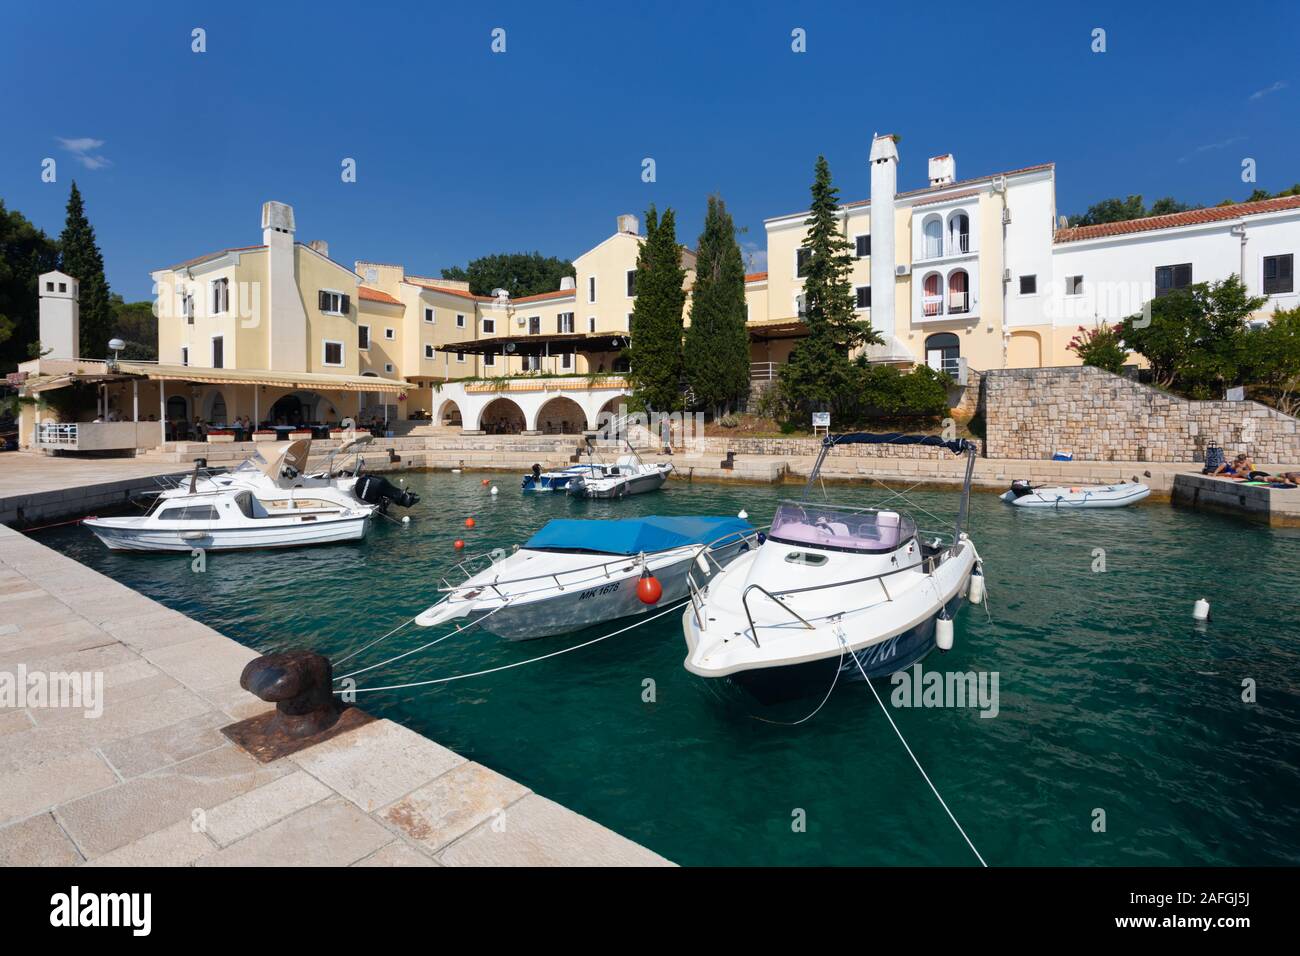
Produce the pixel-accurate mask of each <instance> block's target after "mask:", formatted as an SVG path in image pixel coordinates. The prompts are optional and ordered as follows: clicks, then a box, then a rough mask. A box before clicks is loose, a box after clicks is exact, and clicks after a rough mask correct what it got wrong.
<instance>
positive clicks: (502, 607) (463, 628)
mask: <svg viewBox="0 0 1300 956" xmlns="http://www.w3.org/2000/svg"><path fill="white" fill-rule="evenodd" d="M513 600H514V596H513V595H511V596H510V597H508V598H506V599H505V601H504V602H502V603H501V604H500V605H498V606H497V607H494V608H493V609H492V610H490V611H488V612H487V613H486V614H484V615H483V616H482V617H480V618H477V619H475V620H473V621H470V622H469V623H468V624H462V625H461V626H460V627H458V628H456V630H454V631H452V632H451V633H450V634H444V635H442V637H439V638H436V639H434V640H432V641H430V642H429V643H427V644H421V645H420V646H419V647H417V648H415V649H413V650H409V651H403V652H402V653H401V654H396V655H394V656H393V657H390V658H388V660H386V661H380V662H379V663H378V664H371V665H370V666H369V667H362V668H360V669H359V670H355V671H351V672H349V673H347V674H344V675H343V676H342V677H336V678H334V679H335V680H347V679H348V678H349V677H355V676H356V675H358V674H364V673H365V672H366V671H372V670H374V669H375V668H376V667H383V666H384V665H385V664H391V663H393V661H400V660H401V659H402V658H403V657H410V656H411V655H412V654H418V653H420V651H423V650H426V649H428V648H430V647H433V645H435V644H441V643H442V642H443V641H445V640H446V639H447V638H449V637H455V636H456V635H457V634H459V633H461V632H462V631H468V630H469V629H470V628H471V627H478V625H480V624H482V623H483V622H484V621H486V620H487V619H488V618H490V617H491V616H492V615H493V614H495V613H496V612H497V611H503V610H505V609H506V608H507V607H509V606H510V602H511V601H513ZM417 617H418V615H417ZM414 620H416V618H415V617H413V618H411V621H414ZM411 621H407V622H406V624H410V623H411ZM406 624H403V625H402V627H406ZM397 630H401V628H396V629H394V631H390V632H389V633H390V634H391V633H395V632H396V631H397ZM385 636H387V635H385ZM380 640H381V641H382V640H383V638H382V637H381V638H380ZM376 643H377V642H376ZM363 650H364V648H363Z"/></svg>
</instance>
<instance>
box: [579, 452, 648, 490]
mask: <svg viewBox="0 0 1300 956" xmlns="http://www.w3.org/2000/svg"><path fill="white" fill-rule="evenodd" d="M599 467H601V468H602V469H603V470H604V474H603V475H591V474H588V475H575V476H574V477H573V478H571V479H570V480H569V482H568V484H567V485H566V490H567V491H568V493H569V494H571V495H574V496H576V497H579V498H626V497H627V496H628V495H639V494H642V493H644V492H647V491H656V490H658V489H659V488H661V487H662V486H663V483H664V482H665V481H667V480H668V475H669V474H670V473H671V472H672V470H673V466H672V464H671V463H669V462H662V463H653V464H647V463H646V462H644V461H642V460H641V459H640V457H638V456H637V455H636V453H635V452H634V453H632V454H630V455H623V456H622V457H620V458H619V459H618V461H616V462H614V464H612V465H601V466H599Z"/></svg>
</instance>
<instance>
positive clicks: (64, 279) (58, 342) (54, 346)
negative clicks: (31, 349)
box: [37, 272, 108, 359]
mask: <svg viewBox="0 0 1300 956" xmlns="http://www.w3.org/2000/svg"><path fill="white" fill-rule="evenodd" d="M37 282H38V285H37V292H38V294H39V296H40V329H41V333H40V334H41V338H40V342H41V346H42V347H43V348H46V349H49V352H48V354H47V355H46V356H44V357H45V358H52V359H74V358H77V357H78V356H79V354H80V342H81V305H80V304H79V302H78V301H77V289H78V283H77V280H76V279H74V278H72V276H70V275H67V274H65V273H62V272H47V273H45V275H43V276H41V277H40V278H39V279H38V280H37ZM92 348H95V349H100V348H102V349H105V350H107V349H108V342H107V341H104V342H94V343H92ZM104 354H107V351H105V353H104Z"/></svg>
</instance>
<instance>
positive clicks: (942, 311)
mask: <svg viewBox="0 0 1300 956" xmlns="http://www.w3.org/2000/svg"><path fill="white" fill-rule="evenodd" d="M978 292H979V273H978V272H977V271H976V270H970V271H967V269H966V268H964V267H962V266H952V267H949V268H947V269H946V270H945V269H942V268H935V269H933V270H931V271H929V272H925V273H922V274H921V276H920V278H919V279H918V280H917V282H916V283H915V285H914V286H913V290H912V295H913V300H912V315H913V316H914V318H913V321H915V322H938V321H944V320H947V319H958V318H960V319H962V320H965V321H970V319H971V317H972V316H973V315H974V313H975V312H976V311H977V304H978V302H979V295H978Z"/></svg>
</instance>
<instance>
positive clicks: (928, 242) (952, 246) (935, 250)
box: [917, 232, 975, 262]
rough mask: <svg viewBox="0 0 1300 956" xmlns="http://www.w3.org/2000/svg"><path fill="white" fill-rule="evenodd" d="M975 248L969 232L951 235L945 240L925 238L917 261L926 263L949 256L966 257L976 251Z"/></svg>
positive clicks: (931, 237)
mask: <svg viewBox="0 0 1300 956" xmlns="http://www.w3.org/2000/svg"><path fill="white" fill-rule="evenodd" d="M974 248H975V243H974V242H972V241H971V234H970V233H968V232H962V233H958V234H957V235H950V236H947V237H945V238H943V239H935V238H934V237H933V236H925V237H924V238H923V239H922V240H921V251H920V255H919V256H918V257H917V261H918V262H926V261H928V260H930V259H943V258H946V257H947V256H964V255H966V254H967V253H968V252H972V251H974Z"/></svg>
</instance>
